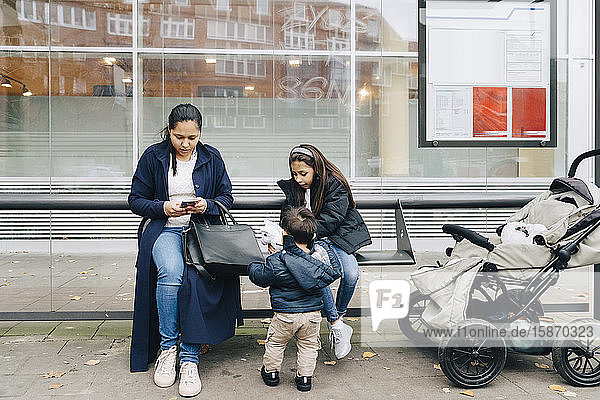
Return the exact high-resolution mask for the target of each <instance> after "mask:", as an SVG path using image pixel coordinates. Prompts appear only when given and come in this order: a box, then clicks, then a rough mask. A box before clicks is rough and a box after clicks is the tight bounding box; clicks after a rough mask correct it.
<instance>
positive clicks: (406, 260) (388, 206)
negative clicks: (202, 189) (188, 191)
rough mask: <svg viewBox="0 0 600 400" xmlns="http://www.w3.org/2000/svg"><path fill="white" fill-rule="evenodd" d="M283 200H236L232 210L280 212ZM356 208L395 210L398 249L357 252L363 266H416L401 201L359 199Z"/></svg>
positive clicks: (359, 262)
mask: <svg viewBox="0 0 600 400" xmlns="http://www.w3.org/2000/svg"><path fill="white" fill-rule="evenodd" d="M282 203H283V199H269V200H260V201H258V200H246V199H236V200H235V202H234V203H233V207H232V210H279V209H280V208H281V205H282ZM356 208H358V209H365V210H366V209H369V210H394V219H395V223H396V249H395V250H366V251H365V250H363V251H359V252H357V253H356V254H355V255H356V260H357V261H358V265H361V266H388V265H389V266H391V265H414V264H415V255H414V253H413V250H412V247H411V245H410V239H409V237H408V232H407V231H406V223H405V222H404V215H403V214H402V205H401V203H400V200H398V199H393V200H371V199H368V200H367V199H357V200H356Z"/></svg>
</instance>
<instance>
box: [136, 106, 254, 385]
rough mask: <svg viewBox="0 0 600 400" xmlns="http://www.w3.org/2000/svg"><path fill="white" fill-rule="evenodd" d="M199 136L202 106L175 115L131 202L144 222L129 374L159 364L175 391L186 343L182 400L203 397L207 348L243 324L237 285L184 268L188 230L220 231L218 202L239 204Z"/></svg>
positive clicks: (159, 373)
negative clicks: (192, 226)
mask: <svg viewBox="0 0 600 400" xmlns="http://www.w3.org/2000/svg"><path fill="white" fill-rule="evenodd" d="M201 129H202V115H201V114H200V111H199V110H198V109H197V108H196V107H194V106H193V105H191V104H180V105H178V106H176V107H175V108H173V110H172V111H171V113H170V115H169V122H168V125H167V127H166V128H165V129H164V130H163V139H164V140H163V141H162V142H160V143H156V144H153V145H151V146H150V147H148V148H147V149H146V151H145V152H144V154H143V155H142V157H141V158H140V160H139V162H138V166H137V169H136V172H135V174H134V176H133V180H132V183H131V193H130V194H129V198H128V202H129V206H130V208H131V210H132V211H133V212H134V213H136V214H138V215H141V216H142V217H144V219H143V220H142V223H141V224H140V228H139V230H138V246H139V249H138V256H137V261H136V267H137V274H136V288H135V303H134V314H133V333H132V339H131V353H130V369H131V371H132V372H135V371H147V370H148V364H149V363H151V362H153V361H154V360H155V359H156V364H155V371H154V382H155V383H156V385H157V386H160V387H168V386H171V385H172V384H173V383H174V382H175V377H176V359H177V342H178V339H180V353H179V358H180V383H179V393H180V394H181V395H182V396H195V395H196V394H198V393H199V392H200V390H201V383H200V377H199V375H198V368H197V364H198V355H199V354H200V346H201V344H203V343H207V344H217V343H220V342H222V341H224V340H225V339H228V338H230V337H232V336H233V335H234V333H235V325H236V322H237V323H238V325H241V323H242V318H241V315H242V314H241V304H240V283H239V278H231V279H220V278H218V279H216V280H214V281H212V280H205V279H204V278H202V277H201V276H200V275H199V274H198V272H197V271H196V269H194V268H188V267H186V266H185V264H184V261H183V254H182V230H183V229H184V228H185V227H187V226H188V225H189V221H190V217H191V216H192V215H194V214H199V215H201V216H202V217H204V218H205V219H206V220H207V221H208V222H209V223H213V224H215V223H216V224H218V223H220V222H219V218H218V216H219V211H218V208H217V206H216V204H215V203H214V201H213V200H218V201H219V202H221V204H223V205H225V207H227V208H229V207H231V205H232V204H233V197H232V195H231V182H230V180H229V176H228V175H227V171H226V170H225V164H224V162H223V159H222V158H221V155H220V154H219V152H218V151H217V150H216V149H215V148H213V147H211V146H208V145H205V144H202V143H200V142H199V139H200V131H201ZM190 200H192V201H193V203H192V205H191V206H186V207H182V204H181V203H182V201H190ZM159 347H160V349H161V353H160V355H159V356H158V358H157V357H156V355H157V352H158V349H159Z"/></svg>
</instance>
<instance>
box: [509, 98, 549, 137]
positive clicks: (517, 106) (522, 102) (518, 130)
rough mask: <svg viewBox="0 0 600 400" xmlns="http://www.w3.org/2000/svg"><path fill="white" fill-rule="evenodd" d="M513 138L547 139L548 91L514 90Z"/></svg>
mask: <svg viewBox="0 0 600 400" xmlns="http://www.w3.org/2000/svg"><path fill="white" fill-rule="evenodd" d="M512 103H513V105H512V133H513V137H546V89H545V88H513V90H512Z"/></svg>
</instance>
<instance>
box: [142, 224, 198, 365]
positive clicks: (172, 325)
mask: <svg viewBox="0 0 600 400" xmlns="http://www.w3.org/2000/svg"><path fill="white" fill-rule="evenodd" d="M152 259H153V260H154V264H156V269H157V271H158V280H157V283H156V306H157V307H158V331H159V333H160V348H161V349H163V350H166V349H170V348H171V347H173V346H175V345H176V344H177V339H178V338H179V312H178V308H177V292H178V291H179V287H180V286H181V282H182V281H183V268H184V264H183V252H182V228H180V227H169V228H163V230H162V232H161V233H160V235H159V236H158V239H156V242H154V246H153V247H152ZM180 347H181V348H180V352H179V360H180V361H179V362H180V363H184V362H186V361H190V362H193V363H196V364H197V363H198V355H199V354H200V344H192V343H183V342H182V343H181V346H180Z"/></svg>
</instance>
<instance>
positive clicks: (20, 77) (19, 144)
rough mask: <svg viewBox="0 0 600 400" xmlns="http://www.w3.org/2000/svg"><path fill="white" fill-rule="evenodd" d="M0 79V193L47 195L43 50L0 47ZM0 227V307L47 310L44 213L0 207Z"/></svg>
mask: <svg viewBox="0 0 600 400" xmlns="http://www.w3.org/2000/svg"><path fill="white" fill-rule="evenodd" d="M0 81H1V84H2V85H1V86H0V176H1V177H2V178H1V179H0V181H1V183H2V184H1V185H0V194H2V195H8V196H15V198H16V197H19V196H20V195H21V194H23V193H28V194H29V193H36V194H48V193H49V192H50V177H49V174H48V170H49V165H50V157H49V136H50V132H49V124H48V109H49V106H48V99H49V98H48V81H49V80H48V53H47V52H46V53H44V52H24V51H18V52H17V51H15V52H12V51H3V52H0ZM24 94H28V95H24ZM0 226H1V227H2V229H0V249H1V250H0V251H1V252H2V253H3V254H2V262H3V266H2V270H1V272H0V312H15V311H50V310H51V308H50V293H51V284H50V282H51V279H50V278H51V272H52V269H49V268H48V266H50V265H52V259H51V253H50V251H49V249H50V245H49V243H50V242H49V239H50V213H49V212H48V211H37V210H0ZM25 249H27V251H23V250H25ZM31 253H35V254H31Z"/></svg>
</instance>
